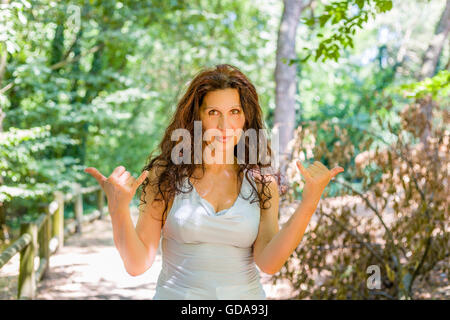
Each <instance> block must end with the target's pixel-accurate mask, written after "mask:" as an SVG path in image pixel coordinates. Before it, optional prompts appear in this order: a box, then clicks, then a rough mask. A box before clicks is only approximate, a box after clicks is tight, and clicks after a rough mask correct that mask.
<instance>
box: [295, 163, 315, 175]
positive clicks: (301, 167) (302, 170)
mask: <svg viewBox="0 0 450 320" xmlns="http://www.w3.org/2000/svg"><path fill="white" fill-rule="evenodd" d="M296 164H297V168H298V169H299V170H300V173H301V174H302V176H303V177H304V178H305V179H311V178H312V177H311V174H310V173H309V172H308V171H307V170H306V169H305V167H304V166H303V165H302V163H301V162H300V161H299V160H297V162H296Z"/></svg>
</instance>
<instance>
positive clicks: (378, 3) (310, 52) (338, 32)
mask: <svg viewBox="0 0 450 320" xmlns="http://www.w3.org/2000/svg"><path fill="white" fill-rule="evenodd" d="M391 9H392V1H391V0H346V1H334V2H332V3H330V4H327V5H324V6H323V8H320V10H319V11H320V12H319V14H316V15H315V16H312V17H310V18H304V19H303V22H304V23H305V24H306V25H307V26H309V27H310V28H315V27H317V28H319V32H318V33H317V35H316V37H317V38H321V40H320V41H319V44H318V46H317V48H314V49H307V48H304V50H305V51H306V52H305V53H304V57H302V58H299V59H294V61H299V62H305V61H307V60H308V59H310V58H311V57H313V58H314V61H319V60H320V61H323V62H325V61H327V60H328V59H333V60H334V61H338V59H339V58H340V56H341V52H342V50H343V49H345V48H348V47H350V48H353V47H354V43H353V36H354V35H355V33H356V31H357V30H358V29H361V28H362V27H363V24H364V23H366V22H367V21H368V20H369V18H370V17H375V16H376V14H379V13H382V12H386V11H389V10H391ZM327 23H329V28H326V25H327ZM325 32H326V35H324V33H325Z"/></svg>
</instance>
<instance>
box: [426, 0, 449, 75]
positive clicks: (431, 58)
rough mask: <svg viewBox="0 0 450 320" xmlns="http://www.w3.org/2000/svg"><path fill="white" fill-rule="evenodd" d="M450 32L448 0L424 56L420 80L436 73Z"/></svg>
mask: <svg viewBox="0 0 450 320" xmlns="http://www.w3.org/2000/svg"><path fill="white" fill-rule="evenodd" d="M449 32H450V0H447V3H446V5H445V8H444V11H443V12H442V15H441V18H440V20H439V23H438V25H437V26H436V31H435V33H434V36H433V38H432V39H431V42H430V44H429V45H428V48H427V50H426V51H425V54H424V56H423V60H422V69H421V71H420V75H419V78H420V80H423V79H425V78H427V77H432V76H433V75H434V74H435V73H436V68H437V65H438V61H439V57H440V56H441V53H442V49H443V47H444V44H445V41H446V39H447V37H448V34H449Z"/></svg>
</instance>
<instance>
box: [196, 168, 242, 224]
mask: <svg viewBox="0 0 450 320" xmlns="http://www.w3.org/2000/svg"><path fill="white" fill-rule="evenodd" d="M244 180H245V174H244V175H243V178H242V182H241V188H240V189H239V193H238V195H237V197H236V199H235V200H234V202H233V204H232V205H231V207H229V208H227V209H222V210H220V211H217V212H216V210H215V209H214V206H213V205H212V204H211V203H210V202H209V201H208V200H206V199H205V198H203V197H202V196H201V195H200V194H199V193H198V191H197V189H195V186H194V184H192V183H191V180H190V179H189V177H188V181H189V183H191V185H192V189H194V192H195V193H196V194H197V196H198V198H199V199H200V200H201V201H203V202H204V203H206V204H207V205H208V206H209V207H210V208H211V211H212V212H213V213H214V215H215V216H218V215H220V213H221V212H224V211H225V212H228V211H230V210H231V209H232V208H234V206H235V205H236V204H237V202H238V200H239V198H240V197H239V196H240V194H241V192H242V189H243V186H244Z"/></svg>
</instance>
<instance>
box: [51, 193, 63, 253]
mask: <svg viewBox="0 0 450 320" xmlns="http://www.w3.org/2000/svg"><path fill="white" fill-rule="evenodd" d="M54 196H55V201H56V202H57V203H58V209H57V210H56V211H55V213H54V214H53V215H52V238H53V237H56V238H57V239H58V247H57V249H56V250H58V249H59V248H62V247H63V246H64V193H62V192H61V191H55V193H54Z"/></svg>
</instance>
